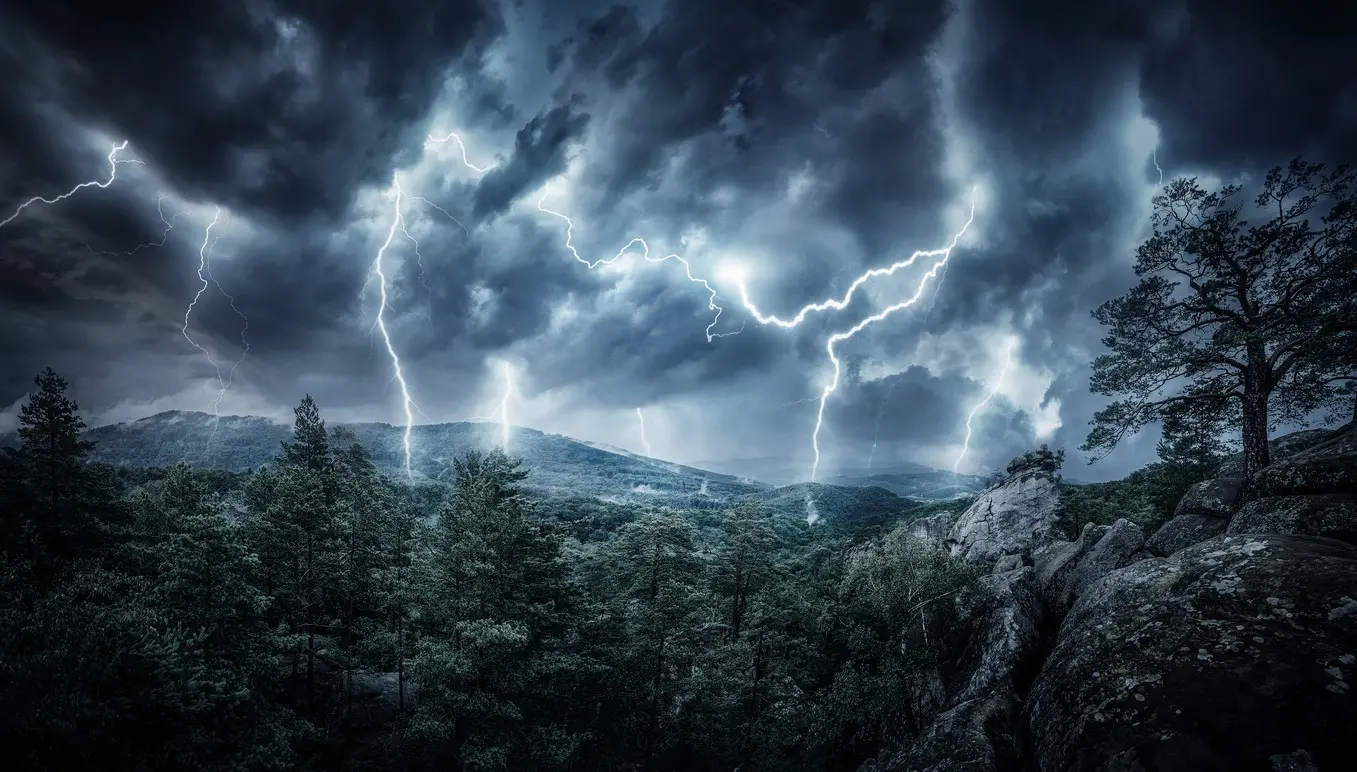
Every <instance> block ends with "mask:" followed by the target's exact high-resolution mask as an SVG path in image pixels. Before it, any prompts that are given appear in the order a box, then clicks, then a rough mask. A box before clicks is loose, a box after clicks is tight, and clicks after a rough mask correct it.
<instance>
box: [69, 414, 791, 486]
mask: <svg viewBox="0 0 1357 772" xmlns="http://www.w3.org/2000/svg"><path fill="white" fill-rule="evenodd" d="M328 425H329V426H330V427H331V428H335V427H341V426H342V427H344V428H346V429H348V430H350V431H352V432H353V433H354V435H355V436H357V438H358V440H359V442H361V443H363V445H364V446H365V447H366V448H367V449H368V451H369V452H370V453H371V454H372V457H373V462H374V463H375V464H376V465H377V467H378V468H379V469H381V470H382V471H384V472H387V473H391V474H403V473H404V450H403V446H402V437H403V434H404V427H400V426H392V425H390V424H383V423H353V424H344V423H331V424H328ZM500 432H501V428H500V426H499V425H498V424H483V423H447V424H423V425H418V426H415V427H414V428H413V431H412V432H411V448H412V450H413V453H412V454H411V467H412V469H413V470H414V472H415V476H416V477H417V478H422V479H431V480H444V479H449V478H450V475H451V470H452V462H453V459H455V458H457V457H459V456H461V455H463V454H465V453H466V452H467V451H470V450H489V449H490V448H492V447H493V446H495V445H496V444H498V443H499V438H500ZM85 436H86V438H87V439H90V440H93V441H95V442H96V443H98V444H97V445H96V446H95V448H94V452H93V453H92V454H91V455H92V458H93V460H95V461H102V462H105V463H109V464H114V465H118V466H127V467H142V468H145V467H165V466H171V465H173V464H175V463H178V462H179V461H181V460H183V461H185V462H186V463H188V464H189V465H190V466H195V467H201V468H214V469H224V470H228V471H233V472H244V471H248V470H252V469H257V468H259V467H260V466H262V465H263V464H266V463H268V462H269V461H270V460H272V459H273V458H274V457H275V456H277V455H278V453H279V451H280V449H281V444H282V443H283V442H284V441H286V440H289V439H291V436H292V427H291V426H290V425H286V424H282V423H278V422H276V421H272V420H270V419H267V418H259V417H256V416H222V417H221V418H220V419H217V418H214V417H213V416H212V415H209V414H207V413H199V412H189V411H179V410H175V411H168V412H164V413H158V414H156V415H153V416H149V417H147V418H142V419H139V420H136V421H128V422H125V423H118V424H110V425H107V426H100V427H98V428H95V429H91V430H89V431H88V432H86V433H85ZM509 451H510V453H512V454H513V455H515V456H520V457H522V458H523V461H524V466H525V467H526V468H528V469H529V470H530V471H531V476H530V477H529V478H528V480H527V481H525V487H528V488H529V489H531V490H534V491H536V492H540V493H565V494H570V495H588V496H593V497H597V498H601V499H604V500H615V501H652V502H654V503H657V504H658V503H663V504H666V505H676V504H678V502H679V501H681V502H682V505H684V506H687V505H689V501H690V500H693V499H696V500H698V501H699V503H700V500H701V499H704V498H706V499H714V500H721V501H726V500H730V499H733V498H736V497H739V496H742V495H746V494H750V493H754V492H757V491H760V490H766V489H768V488H769V487H770V486H768V485H766V484H762V483H756V482H752V481H745V482H742V481H740V480H738V479H736V478H734V477H732V476H730V475H723V474H717V473H714V472H708V471H705V470H702V469H696V468H693V467H688V466H683V465H681V464H673V463H671V462H668V461H659V460H656V459H651V458H646V457H644V456H637V455H635V454H631V453H627V452H626V451H621V450H620V449H617V450H604V449H602V448H599V447H594V446H591V445H589V444H586V443H583V442H579V441H576V440H573V439H571V438H569V437H564V436H561V435H556V434H547V433H545V432H540V431H537V430H535V429H527V428H523V427H519V426H514V427H511V428H510V435H509Z"/></svg>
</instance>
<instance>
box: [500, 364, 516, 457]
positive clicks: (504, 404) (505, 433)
mask: <svg viewBox="0 0 1357 772" xmlns="http://www.w3.org/2000/svg"><path fill="white" fill-rule="evenodd" d="M500 367H501V369H502V372H503V373H504V394H503V395H501V396H500V399H499V431H500V438H499V441H500V447H501V448H503V449H504V452H505V453H508V452H509V397H510V395H512V394H513V391H514V371H513V368H511V367H510V366H509V363H508V362H501V363H500Z"/></svg>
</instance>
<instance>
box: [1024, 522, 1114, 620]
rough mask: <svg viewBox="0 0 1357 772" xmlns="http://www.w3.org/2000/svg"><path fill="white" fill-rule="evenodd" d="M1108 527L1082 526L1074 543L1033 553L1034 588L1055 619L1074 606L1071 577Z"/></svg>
mask: <svg viewBox="0 0 1357 772" xmlns="http://www.w3.org/2000/svg"><path fill="white" fill-rule="evenodd" d="M1108 530H1109V526H1106V525H1095V524H1093V523H1085V524H1084V530H1083V531H1081V532H1080V533H1079V538H1078V539H1075V540H1074V541H1058V542H1052V543H1051V544H1046V545H1044V546H1042V547H1040V548H1038V549H1037V550H1036V551H1035V552H1033V553H1032V567H1033V568H1035V569H1036V572H1037V587H1038V589H1039V590H1040V592H1041V600H1042V603H1044V604H1045V606H1046V609H1047V610H1048V611H1049V612H1050V613H1052V614H1054V615H1055V616H1057V617H1060V616H1064V614H1065V612H1066V611H1068V610H1069V608H1070V606H1071V605H1072V604H1073V602H1074V601H1073V598H1072V597H1071V595H1070V592H1069V586H1070V575H1071V574H1073V573H1074V570H1075V569H1076V568H1078V567H1079V561H1080V560H1081V559H1082V558H1083V557H1084V556H1085V555H1087V554H1088V552H1089V550H1092V549H1093V548H1094V547H1095V546H1097V544H1098V542H1099V541H1100V540H1101V539H1102V538H1103V536H1105V535H1106V534H1107V532H1108Z"/></svg>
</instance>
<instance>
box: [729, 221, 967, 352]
mask: <svg viewBox="0 0 1357 772" xmlns="http://www.w3.org/2000/svg"><path fill="white" fill-rule="evenodd" d="M974 219H975V203H974V198H972V203H971V214H970V218H969V219H967V220H966V224H965V225H963V226H962V228H961V230H960V231H959V232H957V234H956V236H954V237H953V238H952V243H951V244H949V245H948V246H946V247H943V248H942V249H928V250H919V251H917V252H915V253H914V254H912V255H910V256H909V257H907V258H905V259H904V260H899V261H897V262H894V263H891V264H890V265H888V266H885V267H884V268H872V269H871V270H869V271H866V272H864V273H863V274H862V275H860V276H858V277H857V278H856V279H854V280H853V283H852V284H850V285H848V291H847V292H845V293H844V294H843V297H841V298H830V299H829V300H823V301H820V302H819V303H810V304H808V305H806V306H804V307H803V308H802V309H801V310H800V311H797V312H796V316H793V317H792V318H791V319H783V318H781V317H778V316H775V315H771V314H764V313H763V312H762V311H760V310H759V308H758V306H756V305H754V301H752V300H750V299H749V288H748V285H746V284H745V277H744V274H743V271H742V270H741V269H740V268H739V266H734V265H730V266H726V267H725V269H724V272H725V273H726V274H727V276H728V277H729V278H730V279H731V280H732V281H733V282H734V284H735V287H736V289H737V290H738V292H739V294H740V304H741V305H743V306H744V308H745V310H746V311H748V312H749V315H750V316H752V317H753V318H754V320H755V321H757V322H758V323H759V324H763V325H769V324H771V325H774V326H777V327H782V328H784V329H791V328H793V327H797V326H800V324H801V323H802V322H804V321H805V320H806V317H807V316H809V315H811V314H813V313H817V312H819V311H842V310H843V309H845V308H847V307H848V304H849V303H851V302H853V296H854V295H855V294H857V291H858V288H860V287H861V286H862V285H864V284H866V283H867V282H869V281H871V280H872V279H876V278H879V277H882V276H894V275H895V274H896V273H897V272H899V271H901V270H903V269H905V268H909V267H910V266H912V265H914V264H915V263H916V262H918V261H919V259H920V258H930V257H938V258H942V259H941V261H940V262H939V263H938V264H937V265H936V266H934V270H937V269H939V267H941V268H945V267H946V265H947V258H948V257H949V256H950V255H951V254H952V250H953V249H954V248H955V247H956V244H957V239H960V238H961V236H962V234H964V233H965V232H966V229H967V228H969V227H970V225H971V221H972V220H974ZM932 277H933V271H930V272H929V274H928V278H932ZM922 286H923V285H920V287H921V288H922ZM916 294H917V293H916ZM935 294H936V293H935ZM916 299H917V298H916ZM910 305H913V302H912V301H911V303H910Z"/></svg>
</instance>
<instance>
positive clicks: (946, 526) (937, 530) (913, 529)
mask: <svg viewBox="0 0 1357 772" xmlns="http://www.w3.org/2000/svg"><path fill="white" fill-rule="evenodd" d="M956 519H957V518H956V515H954V514H952V513H951V512H943V513H942V514H939V515H931V516H929V517H921V518H919V519H918V520H915V521H913V522H911V523H910V524H909V533H910V535H911V536H915V537H917V538H919V539H923V540H924V541H928V542H933V543H935V544H942V543H943V542H944V541H946V540H947V534H948V533H950V532H951V530H952V524H953V523H955V522H956Z"/></svg>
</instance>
